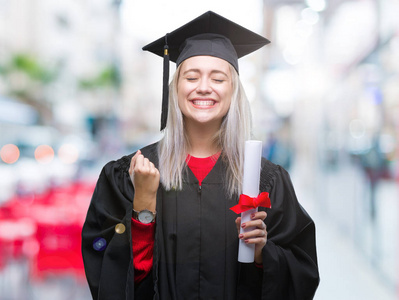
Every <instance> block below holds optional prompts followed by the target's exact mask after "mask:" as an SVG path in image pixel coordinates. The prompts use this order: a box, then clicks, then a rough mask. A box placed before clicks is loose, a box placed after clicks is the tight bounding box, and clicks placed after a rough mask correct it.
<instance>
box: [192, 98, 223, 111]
mask: <svg viewBox="0 0 399 300" xmlns="http://www.w3.org/2000/svg"><path fill="white" fill-rule="evenodd" d="M190 102H191V104H192V105H193V106H194V107H195V108H200V109H206V108H212V107H215V105H216V103H217V102H216V101H215V100H213V99H209V98H207V99H192V100H190Z"/></svg>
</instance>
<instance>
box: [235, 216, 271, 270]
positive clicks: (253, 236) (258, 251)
mask: <svg viewBox="0 0 399 300" xmlns="http://www.w3.org/2000/svg"><path fill="white" fill-rule="evenodd" d="M266 217H267V214H266V212H265V211H258V212H256V213H254V214H252V215H251V221H248V222H245V223H243V224H241V217H238V218H237V219H236V225H237V230H238V238H239V239H240V240H244V241H245V243H247V244H255V263H257V264H262V262H263V259H262V249H263V247H264V246H265V245H266V242H267V230H266V224H265V222H264V220H265V219H266ZM240 227H242V228H245V229H247V228H253V230H250V231H248V232H244V233H240Z"/></svg>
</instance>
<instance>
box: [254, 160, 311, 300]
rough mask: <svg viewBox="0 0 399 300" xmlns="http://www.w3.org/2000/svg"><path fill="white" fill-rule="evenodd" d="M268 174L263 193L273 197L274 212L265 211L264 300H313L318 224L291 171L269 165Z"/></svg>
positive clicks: (263, 179) (264, 169)
mask: <svg viewBox="0 0 399 300" xmlns="http://www.w3.org/2000/svg"><path fill="white" fill-rule="evenodd" d="M270 169H272V171H271V172H270ZM265 172H267V173H268V174H269V175H267V176H266V175H265V176H263V177H262V181H263V187H262V184H261V189H263V191H268V192H269V193H270V199H271V203H272V208H271V209H265V210H266V211H267V218H266V225H267V231H268V240H267V243H266V246H265V247H264V248H263V278H262V299H279V300H284V299H287V300H288V299H290V300H291V299H300V300H307V299H313V297H314V294H315V292H316V289H317V286H318V284H319V272H318V266H317V256H316V240H315V225H314V222H313V220H312V219H311V218H310V216H309V215H308V214H307V212H306V211H305V210H304V209H303V208H302V206H301V205H300V204H299V202H298V200H297V198H296V195H295V191H294V188H293V185H292V183H291V180H290V177H289V175H288V173H287V171H285V170H284V169H283V168H282V167H279V166H276V165H272V164H271V163H270V162H268V165H264V167H263V168H262V173H265ZM265 177H266V178H265Z"/></svg>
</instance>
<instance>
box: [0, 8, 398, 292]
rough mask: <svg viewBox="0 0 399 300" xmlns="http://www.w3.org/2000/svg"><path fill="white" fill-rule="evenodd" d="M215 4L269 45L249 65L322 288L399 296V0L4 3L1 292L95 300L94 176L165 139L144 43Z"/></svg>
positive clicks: (158, 69) (274, 156)
mask: <svg viewBox="0 0 399 300" xmlns="http://www.w3.org/2000/svg"><path fill="white" fill-rule="evenodd" d="M244 2H245V3H244ZM207 10H213V11H215V12H216V13H219V14H221V15H223V16H225V17H227V18H229V19H231V20H233V21H235V22H237V23H239V24H241V25H243V26H245V27H247V28H249V29H251V30H254V31H256V32H259V33H261V34H263V35H264V36H266V37H268V38H269V39H270V40H271V41H272V43H271V44H270V45H269V46H267V47H265V48H263V49H262V50H260V51H258V52H256V53H254V54H251V55H249V56H247V57H244V58H242V59H241V60H240V73H241V79H242V81H243V85H244V87H245V90H246V92H247V96H248V98H249V100H250V101H251V106H252V111H253V115H254V120H253V122H254V138H255V139H258V140H262V141H263V142H264V148H263V149H264V156H265V157H267V158H268V159H270V160H271V161H273V162H275V163H277V164H280V165H282V166H283V167H285V168H286V169H288V170H289V172H290V174H291V176H292V180H293V183H294V186H295V188H296V192H297V196H298V198H299V201H300V202H301V203H302V205H303V206H304V207H305V209H306V210H307V211H308V212H309V213H310V214H311V216H312V217H313V219H314V220H315V222H316V228H317V247H318V258H319V266H320V275H321V283H320V287H319V289H318V291H317V293H316V296H315V299H319V300H326V299H327V300H328V299H334V300H337V299H343V300H346V299H362V300H364V299H399V285H398V283H399V268H398V267H399V251H398V245H399V232H398V230H399V223H398V217H399V203H398V200H399V198H398V171H399V169H398V154H399V149H398V137H399V130H398V127H399V118H398V117H399V19H398V17H397V13H398V11H399V0H380V1H378V0H353V1H344V0H307V1H304V0H250V1H239V0H224V1H221V0H220V1H209V0H202V1H200V3H198V2H197V1H196V2H191V1H183V0H180V1H179V0H169V1H135V0H130V1H126V0H125V1H122V0H95V1H94V0H79V1H77V0H60V1H53V0H0V157H1V160H0V178H1V179H0V299H2V300H11V299H13V300H14V299H15V300H17V299H18V300H19V299H21V300H22V299H40V300H43V299H44V300H45V299H79V300H80V299H91V297H90V292H89V290H88V287H87V284H86V281H85V277H84V270H83V263H82V259H81V255H80V230H81V226H82V224H83V222H84V218H85V214H86V211H87V208H88V205H89V202H90V197H91V193H92V192H93V189H94V185H95V183H96V180H97V178H98V175H99V172H100V171H101V168H102V166H103V165H104V164H105V163H106V162H108V161H109V160H113V159H117V158H119V157H120V156H122V155H125V154H128V153H131V152H133V151H136V150H137V149H138V148H140V147H142V146H144V145H146V144H148V143H152V142H154V141H157V140H158V139H159V138H160V137H161V134H160V132H159V124H160V110H161V91H162V58H160V57H155V56H154V55H152V54H150V53H144V52H143V51H142V50H141V47H142V46H144V45H146V44H147V43H149V42H151V41H153V40H154V39H156V38H159V37H161V36H163V35H164V34H165V33H167V32H170V31H172V30H174V29H175V28H177V27H178V26H180V25H182V24H184V23H186V22H188V21H190V20H191V19H193V18H195V17H197V16H199V15H200V14H202V13H204V12H205V11H207ZM173 70H174V67H171V72H173Z"/></svg>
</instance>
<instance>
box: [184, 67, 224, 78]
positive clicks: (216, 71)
mask: <svg viewBox="0 0 399 300" xmlns="http://www.w3.org/2000/svg"><path fill="white" fill-rule="evenodd" d="M190 72H194V73H201V71H200V69H189V70H187V71H185V72H183V76H184V75H186V74H187V73H190ZM215 73H216V74H223V75H224V76H226V77H229V76H228V75H227V74H226V73H225V72H223V71H221V70H212V71H211V74H215Z"/></svg>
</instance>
